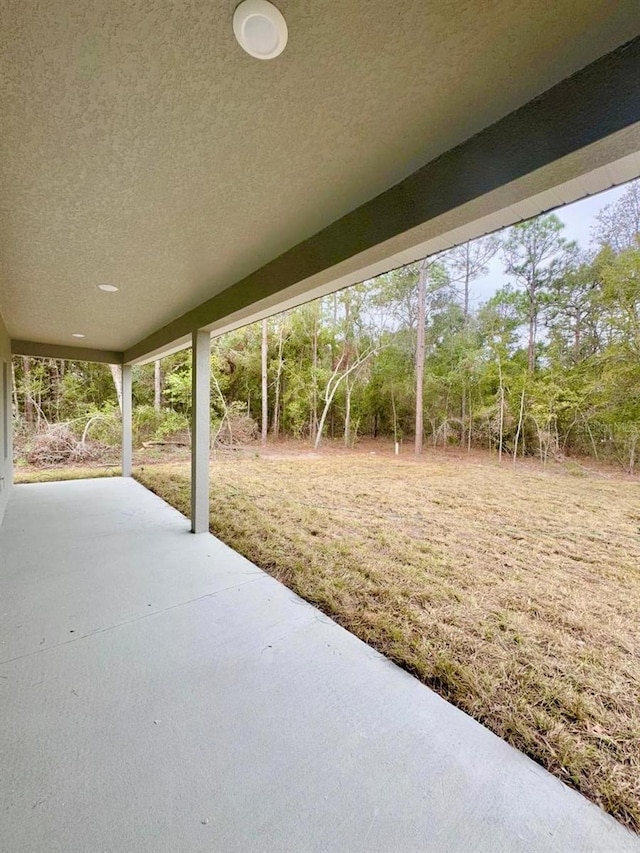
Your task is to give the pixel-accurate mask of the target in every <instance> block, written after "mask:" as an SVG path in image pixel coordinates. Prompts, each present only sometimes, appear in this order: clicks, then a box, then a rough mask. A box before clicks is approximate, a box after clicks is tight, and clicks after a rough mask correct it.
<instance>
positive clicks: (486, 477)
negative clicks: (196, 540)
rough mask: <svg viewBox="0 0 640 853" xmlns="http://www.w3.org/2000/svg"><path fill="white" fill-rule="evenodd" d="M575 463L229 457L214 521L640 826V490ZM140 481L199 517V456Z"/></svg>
mask: <svg viewBox="0 0 640 853" xmlns="http://www.w3.org/2000/svg"><path fill="white" fill-rule="evenodd" d="M570 471H571V473H573V474H574V475H576V476H571V473H570ZM570 471H569V470H567V468H556V469H555V470H554V471H553V472H544V471H542V470H540V469H538V468H536V466H535V465H533V464H532V465H531V466H527V467H525V466H519V468H518V469H517V470H514V469H513V468H512V467H511V465H510V464H505V465H503V466H502V467H498V465H497V464H496V463H495V462H494V461H492V460H489V459H487V458H484V457H476V458H473V457H472V458H469V459H468V458H467V457H466V456H460V457H456V456H455V455H452V454H433V453H431V454H427V455H426V457H425V459H424V460H421V461H419V462H416V461H414V460H413V459H410V458H408V457H407V458H402V457H401V458H395V457H393V456H391V455H385V454H376V455H369V454H368V453H352V454H344V453H333V454H332V453H328V454H323V455H315V454H309V453H306V454H293V455H283V453H276V454H269V455H263V456H257V455H256V454H252V455H246V456H237V457H234V458H233V459H224V458H220V459H218V460H216V461H215V462H213V463H212V478H211V483H212V488H211V530H212V531H213V532H214V533H215V534H216V535H217V536H219V537H220V538H221V539H222V540H223V541H225V542H226V543H228V544H229V545H231V546H232V547H234V548H235V549H237V550H238V551H240V552H241V553H242V554H244V555H245V556H246V557H248V558H249V559H250V560H253V561H254V562H255V563H257V564H258V565H259V566H261V567H262V568H264V569H266V570H267V571H268V572H270V573H271V574H273V575H274V576H275V577H277V578H279V579H280V580H281V581H283V582H284V583H286V584H287V585H288V586H290V587H291V588H292V589H293V590H295V591H296V592H297V593H298V594H300V595H301V596H303V597H304V598H306V599H307V600H309V601H311V602H313V603H314V604H316V605H317V606H318V607H320V608H321V609H322V610H324V611H325V612H326V613H328V614H330V615H331V616H332V617H333V618H334V619H336V620H337V621H338V622H340V623H341V624H343V625H344V626H345V627H347V628H348V629H349V630H350V631H352V632H353V633H355V634H357V635H358V636H359V637H361V638H362V639H363V640H365V641H366V642H368V643H370V644H371V645H372V646H375V647H376V648H377V649H379V650H380V651H381V652H383V653H384V654H385V655H387V656H388V657H389V658H392V659H393V660H394V661H396V662H397V663H398V664H400V665H401V666H403V667H405V668H406V669H408V670H409V671H410V672H412V673H414V674H415V675H416V676H417V677H418V678H420V679H421V680H422V681H424V682H425V683H426V684H428V685H429V686H430V687H432V688H433V689H435V690H436V691H437V692H438V693H440V694H441V695H442V696H444V697H445V698H446V699H448V700H449V701H451V702H453V703H454V704H456V705H458V706H459V707H460V708H462V709H464V710H465V711H467V712H468V713H469V714H471V715H472V716H474V717H475V718H476V719H478V720H480V721H481V722H483V723H484V724H485V725H486V726H488V727H489V728H490V729H492V730H493V731H494V732H496V733H497V734H499V735H500V736H501V737H503V738H505V739H506V740H507V741H509V742H510V743H511V744H513V745H514V746H516V747H518V748H519V749H521V750H522V751H523V752H525V753H527V754H528V755H530V756H531V757H533V758H534V759H536V760H537V761H539V762H540V763H541V764H543V765H544V766H545V767H546V768H547V769H549V770H550V771H551V772H552V773H555V774H556V775H557V776H558V777H560V778H561V779H562V780H564V781H565V782H567V783H568V784H570V785H572V786H573V787H575V788H577V789H578V790H580V791H582V792H583V793H584V794H586V795H587V796H588V797H590V798H591V799H593V800H594V801H595V802H597V803H598V804H600V805H601V806H602V807H603V808H604V809H606V810H607V811H609V812H610V813H611V814H613V815H614V816H615V817H617V818H618V819H619V820H620V821H622V822H623V823H625V824H626V825H628V826H629V827H631V828H633V829H635V830H636V831H640V485H639V484H638V481H637V480H631V479H629V478H624V477H623V476H617V475H613V474H610V475H608V476H603V475H602V474H591V475H588V476H584V475H583V476H577V475H578V474H584V472H583V471H582V469H580V468H579V467H578V466H571V468H570ZM72 473H73V472H70V474H71V475H72ZM90 473H91V472H89V471H87V470H86V469H81V470H80V471H78V472H76V474H79V475H80V476H87V475H88V474H90ZM116 473H117V472H116ZM136 477H137V478H138V479H139V480H140V481H141V482H142V483H144V484H145V485H146V486H148V487H149V488H150V489H152V490H153V491H154V492H156V493H157V494H159V495H160V496H161V497H163V498H164V499H165V500H167V501H168V502H169V503H171V504H173V505H174V506H176V507H177V508H178V509H180V510H181V511H182V512H183V513H185V514H187V515H188V513H189V492H190V490H189V469H188V464H185V462H180V463H174V464H164V465H163V464H160V465H155V464H153V465H149V464H145V465H143V466H141V467H138V468H137V469H136ZM37 478H38V477H37V475H34V476H33V479H37ZM52 478H54V479H55V478H56V477H55V476H54V477H52ZM57 478H58V479H59V477H57Z"/></svg>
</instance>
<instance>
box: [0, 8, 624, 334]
mask: <svg viewBox="0 0 640 853" xmlns="http://www.w3.org/2000/svg"><path fill="white" fill-rule="evenodd" d="M234 6H235V3H234V2H233V0H231V2H225V0H189V1H188V0H171V2H170V0H112V2H109V3H105V2H102V0H94V2H89V0H78V2H75V3H69V2H67V0H48V2H47V0H40V2H35V0H33V2H29V3H26V2H23V0H20V1H19V2H18V0H8V2H7V3H6V5H5V8H4V11H3V16H2V31H1V33H0V52H1V57H0V67H1V72H2V73H1V77H0V118H1V121H2V133H1V134H0V264H1V266H0V312H1V313H2V314H3V316H4V319H5V321H6V324H7V326H8V329H9V333H10V334H11V336H12V337H14V338H22V339H27V340H34V341H46V342H50V343H58V344H72V343H74V339H73V338H72V337H71V335H72V333H74V332H83V333H84V334H85V335H86V337H85V339H84V341H82V343H83V344H84V345H86V346H91V347H99V348H105V349H112V350H123V349H125V348H127V347H129V346H131V345H132V344H134V343H135V342H136V341H138V340H139V339H140V338H143V337H145V336H146V335H148V334H149V333H150V332H152V331H154V330H155V329H156V328H158V327H159V326H161V325H163V324H165V323H167V322H168V321H170V320H171V319H173V318H174V317H175V316H177V315H179V314H182V313H183V312H185V311H187V310H188V309H190V308H192V307H193V306H195V305H197V304H198V303H200V302H202V301H203V300H205V299H207V298H209V297H210V296H212V295H213V294H215V293H216V292H218V291H220V290H222V289H224V288H226V287H228V286H229V285H231V284H232V283H233V282H235V281H237V280H238V279H240V278H242V277H243V276H244V275H246V274H247V273H249V272H251V271H252V270H254V269H256V268H257V267H259V266H261V265H262V264H264V263H265V262H267V261H268V260H270V259H271V258H273V257H275V256H276V255H278V254H280V253H281V252H282V251H284V250H285V249H287V248H289V247H290V246H292V245H294V244H296V243H298V242H299V241H300V240H302V239H303V238H305V237H307V236H309V235H310V234H312V233H314V232H315V231H317V230H319V229H320V228H322V227H323V226H325V225H326V224H328V223H329V222H332V221H333V220H335V219H337V218H338V217H340V216H341V215H342V214H344V213H345V212H347V211H349V210H351V209H353V208H355V207H356V206H357V205H359V204H360V203H362V202H363V201H365V200H366V199H369V198H371V197H372V196H374V195H376V194H378V193H379V192H381V191H383V190H384V189H386V188H387V187H389V186H391V185H392V184H394V183H396V182H397V181H398V180H400V179H401V178H403V177H404V176H405V175H407V174H409V173H410V172H412V171H413V170H414V169H416V168H417V167H418V166H420V165H422V164H423V163H425V162H427V161H429V160H431V159H432V158H434V157H435V156H437V155H438V154H440V153H441V152H443V151H445V150H447V149H449V148H451V147H452V146H453V145H455V144H457V143H459V142H460V141H462V140H464V139H466V138H467V137H469V136H470V135H472V134H473V133H475V132H476V131H478V130H480V129H481V128H483V127H486V126H487V125H489V124H491V123H493V122H494V121H496V120H497V119H499V118H500V117H501V116H503V115H505V114H507V113H508V112H510V111H511V110H513V109H515V108H516V107H518V106H520V105H521V104H523V103H525V102H526V101H528V100H530V99H531V98H532V97H534V96H536V95H537V94H539V93H541V92H542V91H544V90H546V89H548V88H549V87H550V86H551V85H553V84H554V83H555V82H557V81H558V80H560V79H562V78H564V77H566V76H568V75H569V74H571V73H572V72H574V71H576V70H577V69H579V68H581V67H583V66H585V65H586V64H588V63H589V62H591V61H592V60H594V59H596V58H597V57H598V56H600V55H602V54H604V53H606V52H608V51H610V50H612V49H614V48H615V47H617V46H618V45H619V44H621V43H623V42H625V41H627V40H628V39H630V38H631V37H633V36H635V35H637V33H638V32H639V31H640V15H639V12H638V4H637V0H619V2H615V3H613V2H611V0H573V1H572V2H569V0H557V2H555V3H540V2H539V0H520V1H519V2H516V0H448V2H444V0H437V2H436V0H434V2H426V0H415V2H411V0H394V2H388V0H370V2H368V3H363V2H361V0H318V2H314V3H311V2H308V0H306V2H305V1H304V0H280V2H279V3H278V6H279V8H280V9H281V10H282V12H283V13H284V14H285V16H286V18H287V21H288V24H289V44H288V46H287V49H286V51H285V53H284V54H283V55H282V56H281V57H279V58H278V59H276V60H274V61H273V62H259V61H256V60H253V59H251V58H250V57H249V56H247V55H246V54H244V53H243V52H242V51H241V49H240V48H239V46H238V45H237V44H236V42H235V40H234V38H233V33H232V28H231V17H232V13H233V9H234ZM101 282H112V283H114V284H116V285H117V286H118V287H119V288H120V292H119V293H117V294H114V295H108V294H103V293H101V292H100V291H98V290H97V285H98V284H99V283H101Z"/></svg>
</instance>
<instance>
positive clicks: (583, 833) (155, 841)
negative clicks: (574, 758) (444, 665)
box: [0, 479, 640, 853]
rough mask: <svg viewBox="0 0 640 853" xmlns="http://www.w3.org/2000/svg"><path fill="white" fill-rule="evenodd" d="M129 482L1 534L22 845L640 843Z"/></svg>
mask: <svg viewBox="0 0 640 853" xmlns="http://www.w3.org/2000/svg"><path fill="white" fill-rule="evenodd" d="M188 530H189V524H188V522H187V520H186V519H185V518H184V517H183V516H182V515H180V513H178V512H176V511H175V510H174V509H172V508H171V507H169V506H168V505H167V504H165V503H164V502H163V501H162V500H160V499H159V498H157V497H156V496H154V495H152V494H151V493H150V492H148V491H147V490H146V489H144V488H143V487H142V486H141V485H139V484H138V483H136V482H134V481H133V480H128V479H109V480H84V481H76V482H65V483H47V484H39V485H26V486H17V487H16V488H15V491H14V494H13V496H12V498H11V501H10V504H9V508H8V510H7V515H6V519H5V522H4V524H3V526H2V529H1V530H0V617H1V619H0V641H1V643H0V695H1V700H0V701H1V704H0V766H1V774H0V814H1V815H2V817H1V819H0V848H1V849H2V851H3V853H30V851H38V853H41V851H47V853H48V851H52V853H53V851H64V853H70V852H71V851H78V853H97V851H109V853H134V851H149V853H164V851H166V853H196V851H204V850H206V851H224V853H226V851H242V853H247V851H296V853H304V851H347V852H348V853H351V851H354V853H355V851H385V853H402V851H491V853H497V852H498V851H528V853H531V851H607V853H608V851H632V850H633V851H640V839H638V838H637V837H636V836H633V835H631V834H630V833H628V832H627V831H626V830H625V829H624V828H623V827H621V826H620V825H619V824H617V823H616V822H615V821H614V820H613V819H611V818H610V817H608V816H607V815H605V814H604V813H603V812H602V811H600V810H599V809H598V808H596V806H594V805H592V804H591V803H589V802H588V801H587V800H585V799H584V798H583V797H581V796H580V795H579V794H577V793H575V792H574V791H571V790H569V789H568V788H566V787H565V786H563V785H562V784H561V783H560V782H559V781H557V780H556V779H555V778H553V777H552V776H550V775H549V774H548V773H546V772H545V771H544V770H543V769H542V768H541V767H539V766H538V765H536V764H535V763H534V762H532V761H530V760H529V759H527V758H526V757H525V756H523V755H521V754H520V753H519V752H517V751H516V750H514V749H512V748H511V747H509V746H507V745H506V744H505V743H504V742H503V741H501V740H500V739H499V738H497V737H495V736H494V735H493V734H491V733H490V732H489V731H487V730H486V729H485V728H483V727H482V726H481V725H479V724H478V723H476V722H475V721H474V720H472V719H471V718H469V717H467V716H466V715H465V714H463V713H462V712H460V711H458V710H456V709H455V708H453V707H452V706H451V705H449V704H447V703H446V702H444V701H443V700H442V699H440V698H439V697H438V696H436V695H435V694H434V693H432V692H431V691H430V690H428V689H427V688H426V687H424V686H423V685H421V684H420V683H419V682H418V681H416V680H415V679H413V678H412V677H411V676H409V675H407V674H406V673H404V672H403V671H401V670H400V669H398V668H397V667H395V666H394V665H392V664H391V663H389V662H388V661H387V660H385V659H384V658H383V657H381V656H380V655H379V654H377V653H376V652H374V651H373V650H372V649H370V648H369V647H368V646H366V645H365V644H364V643H361V642H360V641H359V640H357V639H356V638H355V637H354V636H352V635H351V634H349V633H348V632H347V631H345V630H343V629H342V628H340V627H339V626H337V625H336V624H334V623H333V622H331V621H330V620H329V619H328V618H326V617H325V616H323V615H322V614H321V613H319V612H318V611H317V610H316V609H315V608H313V607H311V606H310V605H308V604H307V603H305V602H304V601H302V600H301V599H299V598H297V597H296V596H295V595H294V594H293V593H292V592H290V591H289V590H288V589H287V588H286V587H284V586H282V585H281V584H279V583H278V582H276V581H275V580H273V579H272V578H270V577H269V576H268V575H266V574H264V573H263V572H262V571H260V570H259V569H257V568H256V567H255V566H254V565H252V564H251V563H249V562H248V561H247V560H245V559H243V558H242V557H240V556H239V555H238V554H236V553H235V552H233V551H232V550H230V549H229V548H227V547H226V546H224V545H223V544H221V543H220V542H219V541H218V540H217V539H215V538H214V537H213V536H210V535H209V534H203V535H200V536H193V535H191V534H190V533H189V532H188Z"/></svg>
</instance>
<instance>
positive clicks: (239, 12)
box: [233, 0, 288, 59]
mask: <svg viewBox="0 0 640 853" xmlns="http://www.w3.org/2000/svg"><path fill="white" fill-rule="evenodd" d="M233 32H234V33H235V37H236V38H237V40H238V43H239V44H240V47H242V49H243V50H246V52H247V53H248V54H249V56H253V57H255V58H256V59H275V57H276V56H280V54H281V53H282V51H283V50H284V49H285V47H286V45H287V37H288V30H287V22H286V21H285V19H284V17H283V16H282V12H280V10H279V9H276V7H275V6H274V5H273V3H269V2H268V0H243V2H242V3H241V4H240V5H239V6H238V8H237V9H236V11H235V12H234V13H233Z"/></svg>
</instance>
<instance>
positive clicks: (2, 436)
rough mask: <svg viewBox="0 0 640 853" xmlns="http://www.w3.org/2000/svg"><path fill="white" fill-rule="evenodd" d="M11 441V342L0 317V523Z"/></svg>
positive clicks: (10, 471)
mask: <svg viewBox="0 0 640 853" xmlns="http://www.w3.org/2000/svg"><path fill="white" fill-rule="evenodd" d="M11 439H12V423H11V342H10V340H9V335H8V334H7V330H6V328H5V325H4V322H3V320H2V317H1V316H0V522H1V521H2V517H3V516H4V510H5V507H6V505H7V500H8V498H9V492H10V491H11V483H12V480H13V454H12V449H11Z"/></svg>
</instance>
